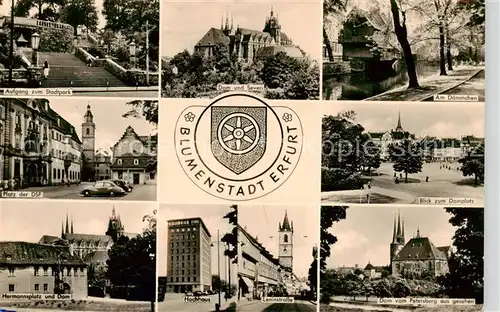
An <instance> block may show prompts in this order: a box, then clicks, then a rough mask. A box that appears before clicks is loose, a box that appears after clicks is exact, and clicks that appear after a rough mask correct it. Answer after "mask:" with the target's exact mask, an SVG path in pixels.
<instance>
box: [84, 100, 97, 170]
mask: <svg viewBox="0 0 500 312" xmlns="http://www.w3.org/2000/svg"><path fill="white" fill-rule="evenodd" d="M82 149H83V151H82V152H83V155H84V156H85V158H86V160H87V161H88V162H91V163H92V162H94V154H95V123H94V115H92V112H91V111H90V105H87V112H86V113H85V115H84V116H83V123H82Z"/></svg>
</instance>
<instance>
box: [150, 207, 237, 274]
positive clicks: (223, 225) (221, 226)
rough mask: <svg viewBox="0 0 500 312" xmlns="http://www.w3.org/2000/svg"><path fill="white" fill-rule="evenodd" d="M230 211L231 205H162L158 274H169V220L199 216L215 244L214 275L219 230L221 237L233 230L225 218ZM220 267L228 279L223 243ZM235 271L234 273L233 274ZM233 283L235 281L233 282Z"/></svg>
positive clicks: (159, 218) (159, 227)
mask: <svg viewBox="0 0 500 312" xmlns="http://www.w3.org/2000/svg"><path fill="white" fill-rule="evenodd" d="M229 211H230V208H229V205H195V206H191V205H160V212H159V216H158V220H159V222H158V224H159V226H158V275H159V276H166V274H167V256H168V254H167V240H168V231H167V221H168V220H174V219H183V218H195V217H199V218H201V219H202V220H203V222H204V223H205V226H206V227H207V228H208V231H209V232H210V235H211V236H212V238H211V239H212V243H213V245H214V246H215V247H214V248H212V275H216V274H217V248H216V247H217V230H219V232H220V237H221V238H222V236H223V235H224V233H227V232H229V231H231V229H232V226H231V225H230V224H229V223H228V221H227V219H223V217H224V216H225V215H226V213H227V212H229ZM220 252H221V257H220V268H221V272H220V274H221V278H222V279H224V280H227V276H228V274H227V271H226V269H225V268H227V258H225V257H223V256H222V253H223V245H221V246H220ZM233 273H234V274H233ZM231 277H232V279H233V281H234V278H235V277H236V270H233V271H232V273H231ZM231 283H233V282H231Z"/></svg>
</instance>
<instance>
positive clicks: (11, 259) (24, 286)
mask: <svg viewBox="0 0 500 312" xmlns="http://www.w3.org/2000/svg"><path fill="white" fill-rule="evenodd" d="M0 293H2V294H13V295H15V294H55V293H59V294H68V295H71V296H72V298H73V299H75V300H78V299H85V298H86V297H87V264H85V262H84V261H83V260H82V259H81V258H80V257H79V256H78V255H76V254H75V253H74V251H73V249H71V247H69V246H57V245H52V244H42V243H29V242H0Z"/></svg>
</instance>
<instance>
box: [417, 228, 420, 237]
mask: <svg viewBox="0 0 500 312" xmlns="http://www.w3.org/2000/svg"><path fill="white" fill-rule="evenodd" d="M417 238H420V227H417Z"/></svg>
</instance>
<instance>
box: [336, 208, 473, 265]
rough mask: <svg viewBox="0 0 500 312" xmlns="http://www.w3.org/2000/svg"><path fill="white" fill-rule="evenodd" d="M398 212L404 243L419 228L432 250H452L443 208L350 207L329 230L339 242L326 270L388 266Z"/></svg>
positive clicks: (449, 228) (449, 229) (452, 228)
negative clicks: (369, 265)
mask: <svg viewBox="0 0 500 312" xmlns="http://www.w3.org/2000/svg"><path fill="white" fill-rule="evenodd" d="M329 209H332V208H329ZM477 209H479V208H477ZM398 210H399V211H400V212H401V218H404V220H405V221H404V222H405V235H406V241H409V240H410V239H411V238H413V237H414V235H415V233H416V232H417V228H419V229H420V236H421V237H428V238H429V239H430V240H431V242H432V243H433V244H434V246H436V247H441V246H451V244H452V237H453V235H454V233H455V229H456V228H455V227H453V226H452V225H450V224H449V222H448V220H449V219H450V217H451V214H448V213H446V211H445V210H444V209H443V208H442V207H421V206H406V207H398V206H397V205H393V206H386V207H373V206H369V207H368V206H356V207H350V208H348V209H347V212H346V213H347V217H346V219H344V220H341V221H339V222H337V223H334V224H333V226H332V227H331V228H330V231H329V232H330V233H333V234H334V235H335V236H337V239H338V241H337V243H335V245H333V248H332V251H331V252H332V253H331V256H330V258H329V259H328V260H327V267H329V268H336V267H339V266H343V265H345V266H355V265H356V264H358V265H359V266H360V267H363V268H364V267H365V266H366V265H367V264H368V262H370V263H371V264H373V265H375V266H385V265H389V263H390V262H389V261H390V260H389V252H390V249H389V244H390V243H391V241H392V234H393V227H394V216H395V215H396V214H397V213H398ZM374 220H376V222H374Z"/></svg>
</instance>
